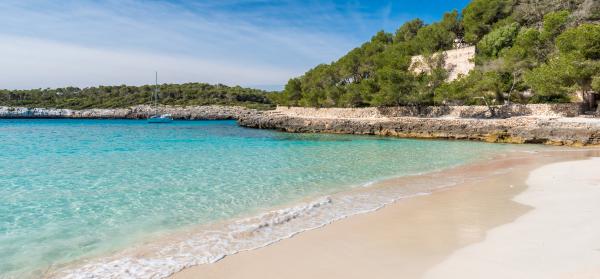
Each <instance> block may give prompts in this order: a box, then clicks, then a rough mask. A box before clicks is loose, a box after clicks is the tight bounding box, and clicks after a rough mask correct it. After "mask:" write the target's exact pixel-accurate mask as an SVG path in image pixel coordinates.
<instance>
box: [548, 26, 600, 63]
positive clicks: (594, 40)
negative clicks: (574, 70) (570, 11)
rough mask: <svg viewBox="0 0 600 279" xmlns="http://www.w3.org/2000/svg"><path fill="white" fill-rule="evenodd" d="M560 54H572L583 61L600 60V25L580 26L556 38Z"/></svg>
mask: <svg viewBox="0 0 600 279" xmlns="http://www.w3.org/2000/svg"><path fill="white" fill-rule="evenodd" d="M556 46H557V48H558V49H559V50H560V51H561V52H562V53H573V54H575V55H578V56H581V57H583V58H585V59H600V25H598V24H582V25H580V26H579V27H577V28H572V29H569V30H567V31H565V32H564V33H562V34H561V35H560V36H558V37H557V38H556Z"/></svg>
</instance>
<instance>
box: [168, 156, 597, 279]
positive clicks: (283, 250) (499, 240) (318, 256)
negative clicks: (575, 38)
mask: <svg viewBox="0 0 600 279" xmlns="http://www.w3.org/2000/svg"><path fill="white" fill-rule="evenodd" d="M590 156H598V152H597V151H592V150H587V151H586V150H579V151H574V152H554V153H546V154H538V155H532V156H527V157H523V158H513V159H508V160H503V161H501V162H497V163H491V164H488V165H484V166H472V167H471V168H470V169H460V170H458V171H460V172H464V175H465V177H468V176H471V177H472V176H473V175H480V174H482V173H486V174H488V175H486V176H482V177H483V178H482V179H478V180H465V181H466V182H465V183H462V184H461V185H458V186H455V187H452V188H449V189H446V190H442V191H437V192H434V193H433V194H431V195H427V196H420V197H415V198H410V199H406V200H401V201H399V202H396V203H394V204H392V205H389V206H387V207H385V208H383V209H381V210H379V211H376V212H372V213H368V214H362V215H357V216H353V217H350V218H347V219H344V220H341V221H338V222H335V223H333V224H330V225H328V226H325V227H323V228H320V229H315V230H312V231H308V232H304V233H301V234H299V235H297V236H295V237H292V238H290V239H286V240H283V241H280V242H278V243H275V244H273V245H270V246H267V247H265V248H261V249H257V250H252V251H246V252H241V253H238V254H236V255H233V256H229V257H226V258H224V259H223V260H221V261H219V262H217V263H214V264H208V265H200V266H195V267H192V268H188V269H185V270H183V271H182V272H179V273H176V274H175V275H174V276H172V278H287V279H291V278H599V277H600V222H598V220H600V203H598V201H599V200H600V172H599V171H598V170H600V159H598V158H590Z"/></svg>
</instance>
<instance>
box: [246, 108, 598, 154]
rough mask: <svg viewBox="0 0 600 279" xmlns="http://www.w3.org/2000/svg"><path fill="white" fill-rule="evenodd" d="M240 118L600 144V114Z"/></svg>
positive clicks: (311, 127) (340, 130)
mask: <svg viewBox="0 0 600 279" xmlns="http://www.w3.org/2000/svg"><path fill="white" fill-rule="evenodd" d="M238 123H239V125H241V126H243V127H248V128H258V129H273V130H278V131H283V132H289V133H328V134H354V135H379V136H392V137H400V138H417V139H447V140H473V141H484V142H490V143H516V144H524V143H527V144H545V145H558V146H599V145H600V119H598V118H584V117H538V116H518V117H510V118H489V119H483V118H456V117H435V118H425V117H407V116H402V117H375V118H368V117H361V118H343V117H313V116H309V115H298V114H290V113H286V112H278V111H274V112H264V113H258V114H251V115H247V116H244V117H241V118H240V119H238Z"/></svg>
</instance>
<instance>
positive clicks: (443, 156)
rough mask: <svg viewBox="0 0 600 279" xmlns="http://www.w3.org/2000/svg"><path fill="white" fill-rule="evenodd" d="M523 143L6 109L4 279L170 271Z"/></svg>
mask: <svg viewBox="0 0 600 279" xmlns="http://www.w3.org/2000/svg"><path fill="white" fill-rule="evenodd" d="M513 149H514V148H513V147H511V146H509V145H503V144H487V143H480V142H467V141H447V140H446V141H443V140H414V139H397V138H390V137H378V136H356V135H329V134H290V133H283V132H277V131H270V130H257V129H249V128H243V127H240V126H238V125H237V124H236V122H235V121H174V122H172V123H169V124H149V123H146V121H143V120H84V119H81V120H77V119H12V120H11V119H4V120H0V278H39V277H49V278H163V277H167V276H169V275H171V274H173V273H174V272H177V271H179V270H181V269H183V268H186V267H189V266H193V265H197V264H206V263H212V262H215V261H218V260H219V259H222V258H223V257H225V256H227V255H231V254H234V253H237V252H240V251H245V250H251V249H257V248H260V247H263V246H265V245H269V244H271V243H274V242H277V241H279V240H282V239H285V238H288V237H291V236H293V235H295V234H297V233H299V232H302V231H305V230H309V229H313V228H317V227H321V226H324V225H326V224H328V223H330V222H333V221H335V220H339V219H341V218H345V217H347V216H350V215H354V214H360V213H363V212H369V211H373V210H376V209H378V208H380V207H382V206H384V205H385V204H388V203H390V202H394V201H396V200H398V199H403V198H410V197H413V196H415V195H425V194H428V193H429V192H430V191H431V190H432V189H427V188H426V187H424V188H422V189H421V188H419V189H418V190H415V189H414V188H412V189H411V190H410V191H409V190H406V189H404V188H398V189H396V190H394V191H391V192H390V191H389V190H387V191H386V192H382V191H376V190H373V191H365V190H363V189H369V187H372V185H373V184H376V182H377V181H381V180H385V179H389V178H395V177H403V176H414V175H420V174H424V173H429V172H435V171H439V170H443V169H447V168H452V167H456V166H459V165H465V164H470V163H474V162H477V161H478V160H486V159H489V158H493V157H494V156H497V155H498V154H502V153H506V152H511V151H512V150H513ZM357 189H358V190H360V191H358V190H357Z"/></svg>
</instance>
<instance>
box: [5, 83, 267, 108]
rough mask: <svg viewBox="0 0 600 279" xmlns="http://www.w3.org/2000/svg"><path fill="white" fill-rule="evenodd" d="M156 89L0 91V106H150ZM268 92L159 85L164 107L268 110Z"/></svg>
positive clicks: (116, 87) (197, 84)
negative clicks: (244, 107) (199, 106)
mask: <svg viewBox="0 0 600 279" xmlns="http://www.w3.org/2000/svg"><path fill="white" fill-rule="evenodd" d="M153 92H154V86H150V85H143V86H126V85H121V86H99V87H89V88H84V89H80V88H77V87H66V88H57V89H32V90H0V105H2V106H25V107H44V108H69V109H85V108H120V107H129V106H134V105H141V104H151V100H152V94H153ZM273 95H274V94H272V93H267V92H265V91H262V90H258V89H250V88H242V87H239V86H235V87H230V86H226V85H222V84H218V85H210V84H206V83H185V84H162V85H159V99H158V100H159V103H160V104H163V105H179V106H191V105H241V106H247V107H252V108H259V109H266V108H269V107H272V106H273V102H272V101H271V99H270V97H271V96H273Z"/></svg>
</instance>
